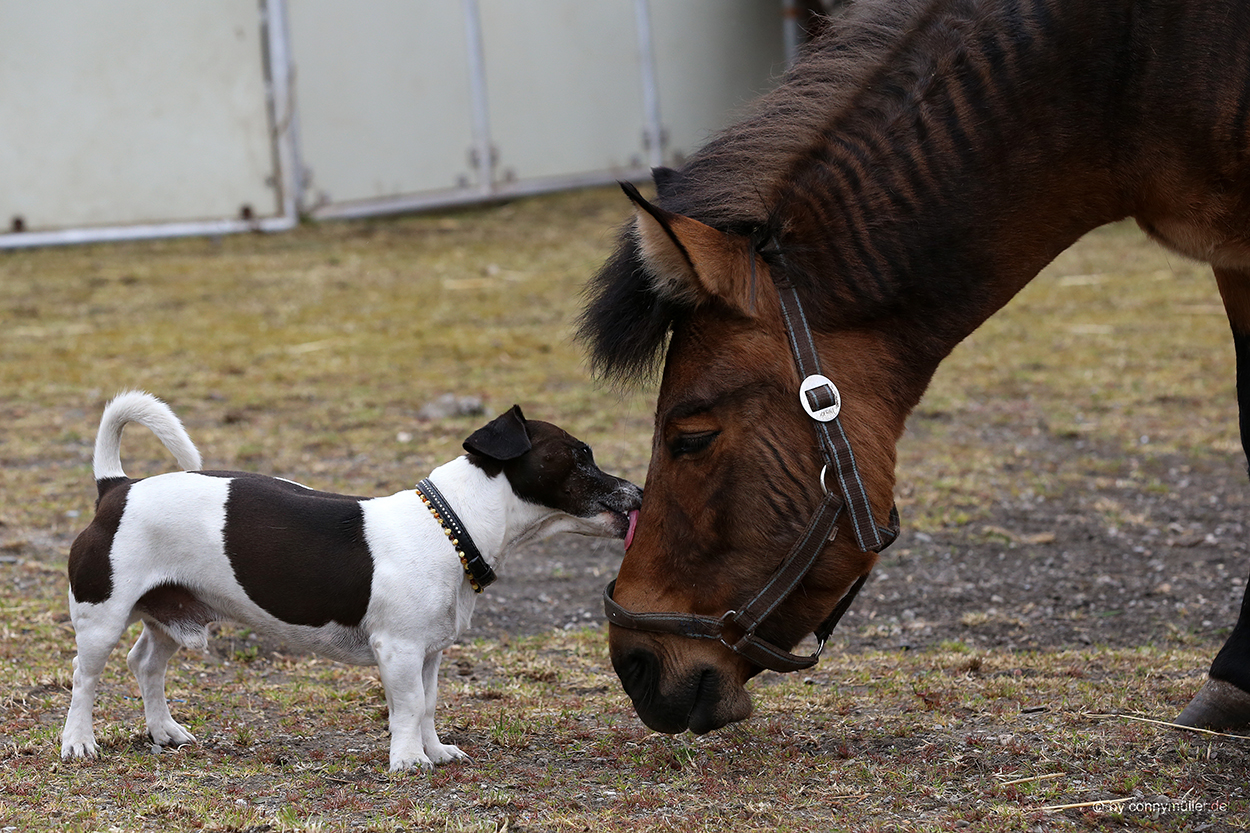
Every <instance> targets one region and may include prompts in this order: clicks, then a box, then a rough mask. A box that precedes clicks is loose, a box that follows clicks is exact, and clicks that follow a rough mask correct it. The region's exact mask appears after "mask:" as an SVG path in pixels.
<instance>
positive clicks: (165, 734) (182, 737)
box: [148, 720, 195, 747]
mask: <svg viewBox="0 0 1250 833" xmlns="http://www.w3.org/2000/svg"><path fill="white" fill-rule="evenodd" d="M148 736H149V737H151V738H152V743H154V744H156V745H157V746H174V747H178V746H185V745H186V744H188V743H195V735H193V734H191V733H190V732H188V731H187V730H186V729H184V728H182V727H181V726H179V725H178V724H177V723H175V722H174V721H172V720H171V721H169V722H168V723H162V724H161V725H159V726H149V727H148Z"/></svg>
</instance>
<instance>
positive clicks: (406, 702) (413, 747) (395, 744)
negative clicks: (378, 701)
mask: <svg viewBox="0 0 1250 833" xmlns="http://www.w3.org/2000/svg"><path fill="white" fill-rule="evenodd" d="M372 646H373V653H374V656H375V657H377V660H378V671H379V672H380V673H381V675H382V687H383V688H384V689H386V705H387V708H388V711H389V712H390V728H391V772H400V771H404V770H410V769H432V768H433V767H434V761H432V760H431V759H430V756H429V755H428V754H426V749H425V743H424V740H423V737H422V735H423V732H422V722H423V720H424V718H425V710H426V694H425V674H424V667H425V662H426V656H425V650H424V647H423V646H419V645H412V644H411V643H408V642H404V641H402V640H400V641H397V640H394V639H391V638H388V637H382V636H377V635H375V636H374V637H373V639H372Z"/></svg>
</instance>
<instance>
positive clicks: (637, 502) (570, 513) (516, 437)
mask: <svg viewBox="0 0 1250 833" xmlns="http://www.w3.org/2000/svg"><path fill="white" fill-rule="evenodd" d="M464 449H465V451H467V452H468V453H469V454H468V458H469V462H471V463H472V464H473V465H475V466H477V467H478V468H480V469H482V470H483V471H484V472H486V474H488V475H490V476H491V477H497V476H498V475H500V474H503V476H505V477H506V478H508V483H509V484H510V485H511V486H512V491H513V492H514V493H515V494H516V496H517V497H518V498H520V499H521V500H523V501H525V502H527V503H531V504H535V505H537V506H542V507H546V508H548V509H552V510H555V511H556V512H558V513H560V514H562V515H564V516H567V517H568V519H569V521H570V522H569V523H567V524H558V526H559V528H552V529H548V530H546V532H548V533H550V532H578V533H581V534H583V535H597V536H604V537H610V538H625V537H627V535H628V533H629V531H630V525H631V515H632V514H633V513H635V512H636V511H637V510H638V507H640V506H641V505H642V489H640V488H638V487H637V486H635V485H634V484H633V483H630V482H629V481H628V480H622V479H621V478H619V477H613V476H612V475H610V474H607V473H605V472H603V471H602V470H600V468H599V467H598V466H597V465H595V457H594V453H593V452H591V450H590V446H588V445H586V443H584V442H582V441H581V440H579V439H577V438H576V437H574V436H572V435H571V434H569V433H568V432H567V431H565V430H564V429H562V428H559V427H558V426H555V425H552V424H551V423H549V422H540V421H538V420H527V419H526V418H525V415H524V414H523V413H521V408H520V406H518V405H513V406H512V409H511V410H509V411H508V412H507V413H504V414H501V415H500V416H498V417H496V418H495V419H493V420H491V421H490V422H489V423H487V424H486V425H484V426H483V427H481V428H479V429H478V430H477V431H474V432H473V434H472V436H470V437H469V438H468V439H467V440H465V441H464Z"/></svg>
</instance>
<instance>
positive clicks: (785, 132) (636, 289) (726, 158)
mask: <svg viewBox="0 0 1250 833" xmlns="http://www.w3.org/2000/svg"><path fill="white" fill-rule="evenodd" d="M932 5H933V0H864V1H863V2H857V3H854V4H853V5H852V6H851V8H850V9H849V10H848V11H847V12H846V13H845V14H843V15H842V16H840V17H838V18H836V19H835V20H833V21H831V22H830V23H829V25H828V26H826V27H825V32H824V33H823V35H822V36H821V37H819V38H817V39H816V40H815V41H813V42H812V43H811V44H810V45H809V48H808V49H807V50H806V53H805V54H804V56H803V58H802V60H800V61H798V62H797V63H796V64H795V66H794V67H793V68H792V69H791V70H790V72H788V73H787V74H786V75H785V76H784V78H783V79H782V82H781V83H780V84H779V85H778V86H777V87H776V88H775V89H774V90H773V91H772V92H770V93H768V94H766V95H764V96H762V97H761V98H760V99H759V100H758V101H757V102H756V103H755V104H754V106H753V107H752V109H751V112H750V114H749V115H748V116H747V117H746V118H745V119H743V120H742V121H740V122H738V123H737V124H735V125H733V126H731V127H729V128H727V129H725V130H723V131H722V132H720V133H719V134H717V135H716V136H715V137H713V138H712V140H711V141H709V142H708V143H707V144H706V145H705V146H704V147H703V148H702V149H700V150H699V151H698V152H697V153H695V154H694V155H693V156H692V157H691V158H690V160H689V161H688V162H687V163H686V165H685V166H683V167H682V168H681V169H680V170H670V169H657V170H656V171H655V181H656V191H657V193H656V203H657V204H658V205H660V206H661V207H663V208H666V209H668V210H669V211H673V212H676V213H678V214H684V215H686V216H688V217H693V218H694V219H696V220H699V221H701V222H704V223H706V224H708V225H710V226H712V227H714V228H718V229H721V230H722V231H726V232H732V233H737V234H742V235H747V236H751V237H754V238H756V239H759V240H761V241H763V240H765V239H767V238H768V237H769V236H770V227H771V226H773V225H774V224H775V223H776V222H777V209H778V199H779V195H780V194H781V193H782V192H783V191H784V190H785V187H786V184H787V182H788V181H789V180H790V178H791V176H792V174H793V171H794V168H795V166H796V165H797V164H799V162H800V160H801V159H802V158H803V157H804V155H806V154H808V153H810V152H811V150H812V149H813V148H814V147H817V146H819V145H820V144H822V143H823V142H824V141H825V139H826V137H827V136H828V134H829V132H830V130H831V128H832V127H833V126H834V124H835V123H836V122H837V121H838V119H839V117H840V116H841V115H842V114H843V113H845V112H846V111H847V110H848V109H849V108H850V107H852V106H853V105H854V103H855V99H856V96H857V94H858V93H859V91H860V90H862V89H864V87H865V85H866V84H868V83H869V82H870V81H871V79H873V78H874V77H875V76H877V75H878V74H879V73H881V72H883V71H886V70H888V68H889V67H890V66H891V64H892V58H893V57H894V56H895V54H896V53H897V52H898V51H899V50H901V49H902V48H904V46H905V45H906V43H907V41H908V34H909V33H910V32H911V31H913V30H914V28H915V26H916V22H917V19H918V18H919V17H920V16H922V15H924V14H925V13H926V10H927V9H929V8H930V7H931V6H932ZM585 295H586V299H587V304H586V308H585V310H584V312H583V313H582V316H581V318H580V320H579V322H578V324H579V326H578V337H579V338H580V339H581V340H582V341H583V342H585V343H586V344H587V346H588V347H589V349H590V357H591V364H592V367H593V368H594V370H595V371H596V373H598V374H599V375H601V376H604V377H607V378H609V379H612V380H615V381H619V382H624V381H628V380H631V379H638V378H647V377H650V376H652V375H653V374H654V373H655V371H656V370H657V369H658V367H659V364H660V361H661V360H662V358H663V353H664V347H665V345H666V343H667V338H668V333H669V332H670V330H671V328H672V326H673V324H674V323H675V322H676V321H677V320H678V319H679V318H680V317H681V316H682V315H683V314H685V312H686V311H687V310H686V309H685V308H683V307H682V306H680V305H677V304H674V303H672V302H670V301H668V300H665V299H662V298H660V297H658V296H657V295H656V294H655V293H654V292H653V291H652V289H651V282H650V279H649V277H648V275H647V273H646V271H645V269H644V268H643V265H642V262H641V260H640V259H639V255H638V249H637V245H636V241H635V239H634V235H633V223H632V222H630V223H627V224H626V225H625V227H623V228H622V230H621V232H620V235H619V238H618V241H617V247H616V251H615V252H614V253H613V254H612V256H611V257H610V258H609V259H608V261H607V262H606V263H605V264H604V265H603V267H602V268H601V269H600V270H599V272H598V273H597V274H596V275H595V276H594V277H593V278H592V279H591V280H590V282H589V283H588V284H587V287H586V291H585Z"/></svg>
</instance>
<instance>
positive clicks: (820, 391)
mask: <svg viewBox="0 0 1250 833" xmlns="http://www.w3.org/2000/svg"><path fill="white" fill-rule="evenodd" d="M799 402H800V403H801V404H802V405H803V410H804V411H807V415H808V416H810V417H811V418H812V419H814V420H816V421H817V422H831V421H833V420H834V419H835V418H837V416H838V413H839V412H840V411H841V410H842V394H840V393H838V386H837V385H835V384H834V383H833V382H831V381H830V380H829V378H828V377H827V376H821V375H820V374H819V373H814V374H812V375H811V376H808V377H807V378H806V379H804V380H803V384H801V385H799Z"/></svg>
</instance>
